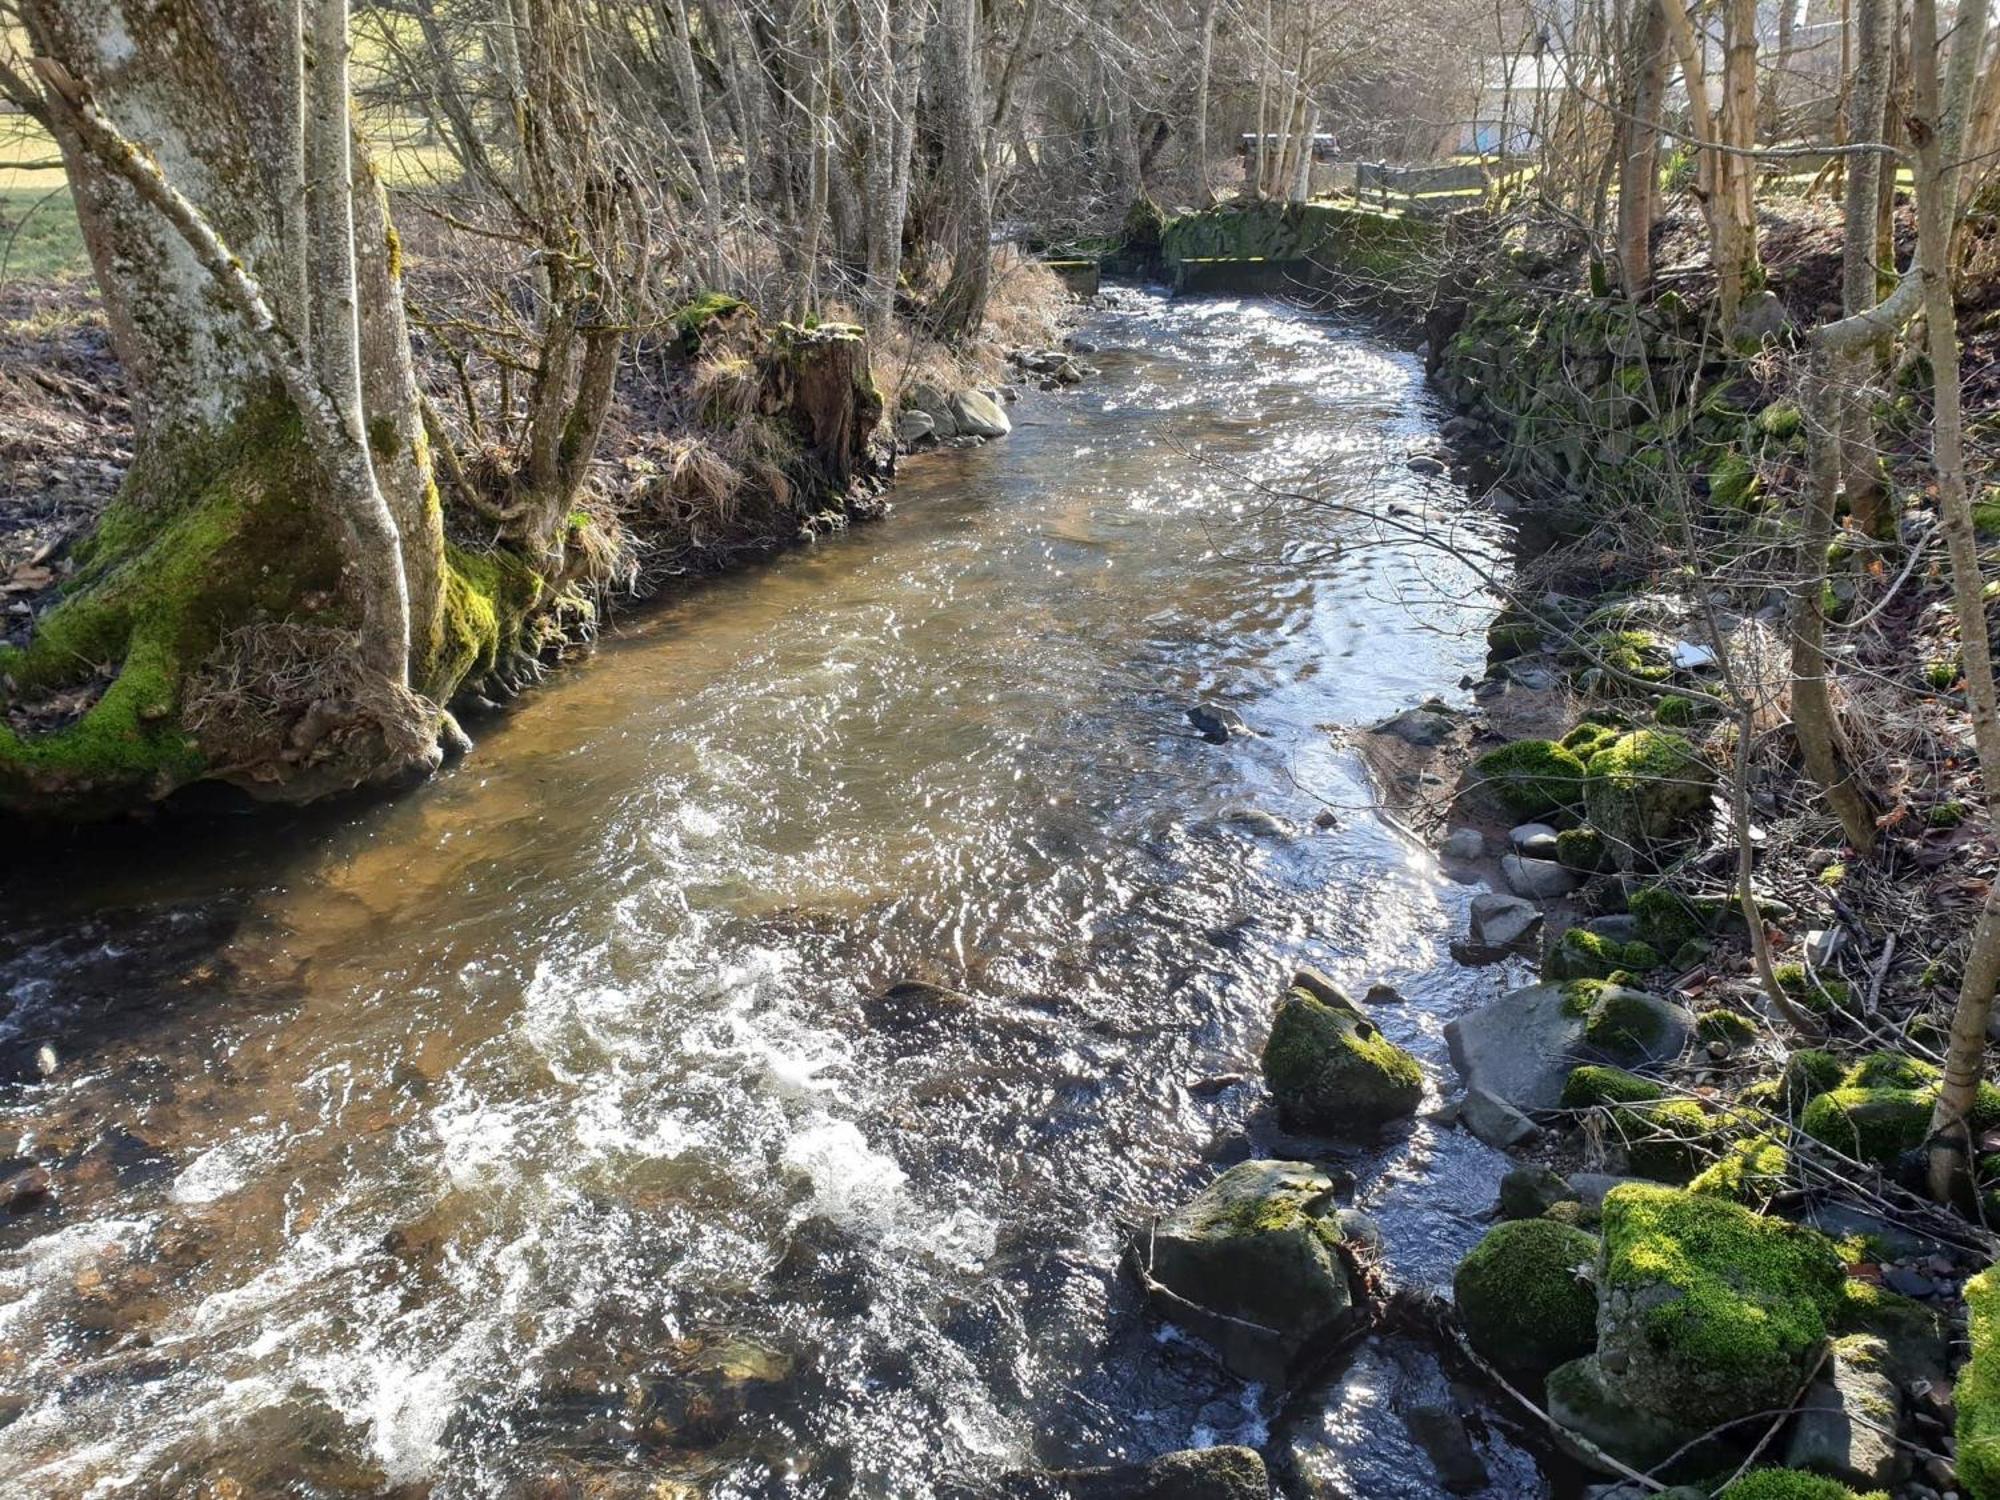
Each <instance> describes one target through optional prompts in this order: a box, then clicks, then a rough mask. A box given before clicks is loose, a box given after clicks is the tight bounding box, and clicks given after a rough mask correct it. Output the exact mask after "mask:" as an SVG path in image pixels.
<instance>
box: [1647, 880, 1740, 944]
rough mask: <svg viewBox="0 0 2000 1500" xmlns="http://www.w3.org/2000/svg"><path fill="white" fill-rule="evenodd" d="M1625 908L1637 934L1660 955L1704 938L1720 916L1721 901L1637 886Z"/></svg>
mask: <svg viewBox="0 0 2000 1500" xmlns="http://www.w3.org/2000/svg"><path fill="white" fill-rule="evenodd" d="M1625 909H1626V910H1627V911H1629V912H1631V914H1632V916H1633V917H1634V918H1635V919H1636V920H1637V921H1638V923H1639V935H1640V936H1641V937H1642V938H1644V939H1645V940H1646V941H1647V942H1648V943H1650V944H1652V945H1653V946H1654V947H1655V948H1657V949H1659V950H1660V951H1661V952H1662V953H1670V952H1672V951H1673V950H1674V949H1676V948H1678V947H1680V945H1681V944H1682V943H1685V942H1687V941H1688V940H1689V939H1690V938H1698V937H1706V936H1707V935H1708V934H1709V933H1710V932H1712V931H1713V930H1714V928H1715V923H1716V920H1717V919H1718V918H1719V917H1720V916H1721V914H1722V905H1721V903H1720V902H1717V901H1696V900H1694V899H1693V898H1691V897H1688V896H1684V895H1682V894H1681V893H1680V892H1679V891H1676V890H1674V889H1672V888H1671V887H1668V886H1664V885H1646V886H1641V887H1639V889H1638V890H1636V891H1634V892H1632V894H1631V895H1630V896H1628V897H1626V899H1625Z"/></svg>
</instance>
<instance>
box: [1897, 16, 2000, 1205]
mask: <svg viewBox="0 0 2000 1500" xmlns="http://www.w3.org/2000/svg"><path fill="white" fill-rule="evenodd" d="M1986 15H1987V6H1986V0H1966V3H1964V4H1962V5H1961V6H1960V7H1959V11H1958V16H1957V19H1956V23H1955V33H1956V35H1955V39H1954V41H1953V44H1952V58H1951V66H1950V70H1949V74H1948V77H1947V78H1946V80H1945V82H1944V84H1943V86H1942V88H1941V87H1940V84H1939V79H1938V72H1939V68H1938V57H1937V52H1938V36H1937V11H1936V0H1916V3H1915V6H1914V8H1913V10H1912V12H1911V22H1910V63H1911V68H1912V72H1913V75H1914V76H1913V84H1914V86H1913V100H1914V104H1915V117H1916V121H1917V122H1919V124H1921V125H1923V126H1925V127H1927V128H1922V129H1917V128H1915V127H1914V126H1913V130H1912V133H1913V134H1914V135H1915V136H1916V138H1917V171H1916V188H1917V265H1918V275H1919V277H1920V278H1921V280H1922V284H1923V307H1924V326H1925V332H1926V336H1927V339H1928V342H1929V349H1930V359H1931V375H1932V379H1933V381H1934V382H1935V389H1934V391H1933V402H1932V412H1931V460H1932V466H1933V468H1934V470H1935V471H1936V475H1937V492H1938V514H1939V517H1940V523H1941V525H1942V528H1943V530H1944V538H1945V547H1946V551H1947V552H1948V553H1949V555H1950V558H1951V592H1952V603H1953V606H1954V609H1955V612H1956V614H1957V616H1958V633H1959V650H1960V653H1961V657H1962V660H1963V663H1964V671H1965V690H1966V701H1967V709H1968V713H1969V717H1970V718H1971V720H1972V732H1973V741H1974V744H1975V745H1976V747H1977V749H1978V752H1979V772H1980V780H1981V784H1982V785H1983V786H1984V787H1985V788H1986V793H1987V802H1988V814H1989V816H1990V817H1991V818H1992V819H1993V821H1994V826H1995V830H1996V831H2000V797H1996V795H1995V789H1996V788H2000V702H1996V698H1995V691H1994V682H1993V650H1992V641H1991V637H1990V635H1989V633H1988V630H1987V625H1986V606H1985V598H1984V589H1985V579H1984V578H1983V577H1982V576H1981V573H1980V568H1979V544H1978V540H1977V538H1976V537H1975V536H1974V534H1973V525H1972V498H1971V494H1970V491H1969V489H1968V486H1967V484H1966V476H1965V426H1964V413H1963V410H1962V408H1961V400H1962V397H1961V391H1960V384H1959V367H1958V309H1957V305H1956V299H1955V298H1954V297H1953V295H1952V284H1951V243H1952V231H1953V227H1954V221H1955V220H1956V218H1957V216H1958V212H1959V203H1958V177H1959V172H1960V147H1961V144H1962V142H1963V140H1964V138H1965V134H1964V126H1965V121H1966V117H1967V115H1968V113H1969V111H1970V107H1971V102H1972V101H1971V95H1972V92H1973V87H1974V79H1975V75H1976V71H1977V67H1978V64H1979V61H1980V53H1981V52H1982V51H1983V49H1984V45H1985V38H1986ZM1996 977H2000V898H1996V897H1994V896H1993V895H1991V894H1989V897H1988V900H1987V902H1986V904H1985V906H1984V907H1983V908H1982V909H1981V912H1980V915H1979V921H1978V923H1977V925H1976V926H1975V928H1974V930H1973V940H1972V952H1971V953H1970V955H1968V957H1967V960H1966V966H1965V973H1964V974H1963V975H1962V976H1961V978H1960V981H1959V991H1958V1002H1957V1005H1956V1007H1955V1009H1954V1010H1953V1012H1952V1022H1951V1035H1950V1039H1949V1041H1948V1042H1947V1044H1946V1047H1945V1058H1944V1079H1943V1081H1942V1083H1941V1084H1940V1085H1939V1088H1938V1097H1937V1103H1936V1106H1935V1108H1934V1109H1933V1111H1932V1114H1931V1129H1930V1170H1929V1176H1930V1189H1931V1193H1932V1195H1933V1196H1934V1197H1936V1198H1939V1199H1946V1198H1949V1197H1950V1196H1952V1194H1953V1193H1954V1192H1955V1191H1956V1190H1957V1189H1958V1187H1959V1185H1960V1184H1961V1183H1962V1182H1963V1181H1964V1180H1965V1177H1966V1173H1967V1171H1968V1168H1969V1165H1970V1162H1971V1159H1972V1155H1973V1152H1974V1149H1975V1146H1974V1142H1973V1141H1972V1139H1971V1129H1970V1123H1969V1122H1970V1120H1971V1118H1972V1112H1973V1106H1974V1104H1975V1103H1976V1102H1977V1099H1978V1090H1979V1084H1980V1080H1981V1078H1982V1077H1983V1076H1984V1073H1985V1064H1986V1028H1987V1025H1988V1023H1989V1021H1990V1020H1991V1018H1992V1014H1993V992H1994V985H1995V982H1996Z"/></svg>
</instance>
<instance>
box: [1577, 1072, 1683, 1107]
mask: <svg viewBox="0 0 2000 1500" xmlns="http://www.w3.org/2000/svg"><path fill="white" fill-rule="evenodd" d="M1666 1092H1667V1091H1666V1090H1665V1089H1664V1088H1663V1087H1661V1086H1660V1085H1659V1084H1657V1083H1655V1082H1653V1080H1652V1079H1650V1078H1641V1077H1639V1076H1638V1075H1637V1074H1636V1073H1627V1072H1626V1071H1625V1070H1624V1069H1623V1068H1601V1067H1598V1066H1596V1065H1595V1064H1589V1065H1586V1066H1584V1067H1581V1068H1572V1069H1571V1070H1570V1075H1569V1081H1568V1082H1567V1083H1565V1084H1564V1085H1563V1093H1562V1104H1563V1108H1564V1109H1589V1108H1591V1107H1592V1106H1594V1105H1600V1104H1646V1103H1650V1102H1651V1101H1652V1100H1655V1099H1662V1098H1665V1097H1666Z"/></svg>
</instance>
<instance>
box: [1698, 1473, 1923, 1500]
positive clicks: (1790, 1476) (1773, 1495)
mask: <svg viewBox="0 0 2000 1500" xmlns="http://www.w3.org/2000/svg"><path fill="white" fill-rule="evenodd" d="M1716 1500H1889V1497H1888V1495H1887V1494H1886V1493H1885V1492H1883V1491H1881V1490H1870V1491H1868V1492H1867V1493H1866V1494H1858V1493H1856V1492H1855V1491H1854V1490H1851V1489H1849V1488H1848V1487H1847V1486H1846V1485H1844V1484H1842V1483H1841V1482H1840V1481H1839V1480H1838V1479H1828V1478H1827V1477H1826V1476H1825V1475H1823V1474H1809V1473H1807V1472H1806V1471H1805V1470H1804V1469H1752V1470H1751V1471H1750V1472H1749V1473H1748V1474H1745V1475H1744V1476H1743V1477H1742V1478H1741V1479H1739V1480H1737V1481H1736V1482H1735V1483H1734V1484H1732V1485H1730V1486H1729V1488H1728V1489H1726V1490H1724V1491H1723V1492H1722V1493H1721V1494H1720V1495H1718V1496H1717V1497H1716Z"/></svg>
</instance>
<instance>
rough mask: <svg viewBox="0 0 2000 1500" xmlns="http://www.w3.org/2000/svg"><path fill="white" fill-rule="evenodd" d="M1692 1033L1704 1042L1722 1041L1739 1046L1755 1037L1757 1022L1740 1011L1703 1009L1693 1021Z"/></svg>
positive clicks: (1753, 1039)
mask: <svg viewBox="0 0 2000 1500" xmlns="http://www.w3.org/2000/svg"><path fill="white" fill-rule="evenodd" d="M1694 1034H1695V1035H1696V1036H1698V1037H1700V1038H1701V1039H1702V1040H1703V1041H1704V1042H1723V1043H1726V1044H1727V1045H1729V1046H1731V1047H1741V1046H1743V1045H1744V1044H1745V1043H1746V1042H1752V1041H1755V1040H1756V1039H1757V1023H1756V1022H1755V1021H1753V1020H1751V1019H1750V1018H1749V1017H1748V1016H1746V1015H1744V1014H1743V1013H1742V1012H1741V1011H1736V1010H1710V1011H1704V1012H1702V1014H1701V1015H1700V1017H1699V1018H1697V1019H1696V1021H1695V1023H1694Z"/></svg>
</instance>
